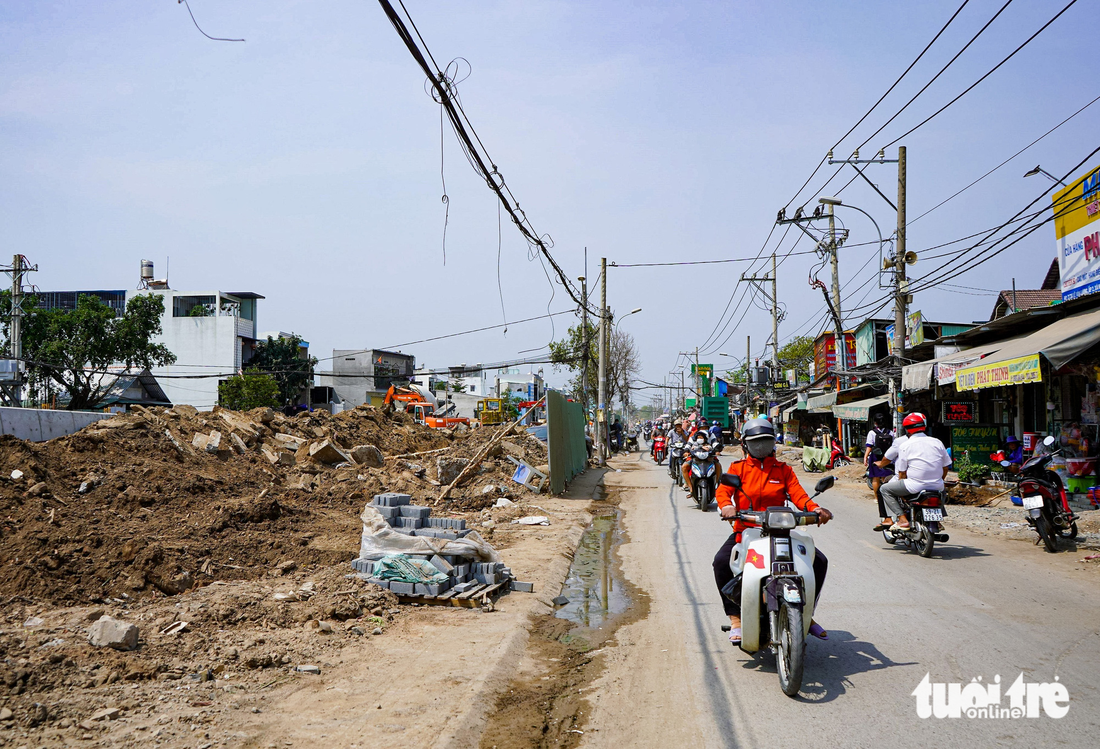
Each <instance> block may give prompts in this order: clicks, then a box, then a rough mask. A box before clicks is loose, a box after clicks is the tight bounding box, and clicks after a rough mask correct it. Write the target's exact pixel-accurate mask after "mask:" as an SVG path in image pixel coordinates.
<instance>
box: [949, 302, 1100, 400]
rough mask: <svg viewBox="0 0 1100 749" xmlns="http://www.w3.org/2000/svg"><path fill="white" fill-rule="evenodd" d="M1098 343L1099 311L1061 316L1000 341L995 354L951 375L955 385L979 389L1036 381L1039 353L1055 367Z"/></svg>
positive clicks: (1057, 367)
mask: <svg viewBox="0 0 1100 749" xmlns="http://www.w3.org/2000/svg"><path fill="white" fill-rule="evenodd" d="M1097 343H1100V310H1093V311H1091V312H1084V313H1082V314H1079V315H1073V316H1072V317H1065V318H1062V319H1061V320H1058V321H1057V322H1053V323H1051V324H1050V325H1048V326H1046V327H1045V328H1041V329H1039V330H1037V331H1035V332H1034V333H1031V334H1029V335H1025V336H1020V337H1019V338H1013V339H1011V340H1009V341H1005V342H1003V343H1002V345H1001V348H999V349H998V350H997V353H996V354H994V355H991V356H988V357H986V358H985V359H982V360H981V362H979V363H975V364H973V365H972V366H969V367H965V368H960V369H959V370H958V372H956V374H955V387H956V388H958V389H959V390H960V391H963V390H981V389H983V388H989V387H998V386H1000V385H1019V384H1023V383H1027V382H1040V381H1041V380H1042V370H1041V369H1040V366H1039V356H1040V355H1042V356H1044V357H1046V359H1047V361H1049V362H1050V365H1051V366H1052V367H1054V368H1055V369H1059V368H1061V367H1063V366H1065V365H1066V364H1068V363H1069V362H1071V361H1072V360H1073V359H1075V358H1077V357H1078V356H1079V355H1080V354H1082V353H1084V352H1085V351H1086V350H1088V349H1090V348H1092V347H1093V346H1095V345H1096V344H1097Z"/></svg>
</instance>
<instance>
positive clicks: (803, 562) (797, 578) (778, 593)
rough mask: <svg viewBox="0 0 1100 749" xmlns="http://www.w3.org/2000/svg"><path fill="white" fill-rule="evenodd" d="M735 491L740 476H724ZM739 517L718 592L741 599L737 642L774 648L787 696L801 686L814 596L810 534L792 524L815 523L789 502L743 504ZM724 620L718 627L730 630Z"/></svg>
mask: <svg viewBox="0 0 1100 749" xmlns="http://www.w3.org/2000/svg"><path fill="white" fill-rule="evenodd" d="M725 480H726V481H727V482H728V483H730V485H732V486H733V487H734V489H735V490H736V491H740V490H741V477H740V476H735V475H733V476H731V475H727V477H726V479H725ZM835 481H836V477H835V476H826V477H824V478H823V479H821V480H820V481H818V482H817V485H816V486H815V487H814V490H815V492H816V493H815V494H814V495H813V496H814V497H817V496H819V495H820V494H821V493H822V492H824V491H827V490H828V489H830V488H832V486H833V483H834V482H835ZM737 519H738V520H740V521H741V522H743V523H746V524H748V525H749V526H750V527H749V528H746V529H745V530H744V531H742V532H741V542H740V543H738V544H737V545H736V546H734V547H733V554H732V555H731V557H730V569H731V570H732V571H733V574H734V579H733V581H732V582H731V583H730V584H729V585H728V586H727V587H728V588H729V589H728V590H726V589H723V590H722V595H725V596H728V597H734V596H738V597H739V598H740V601H741V643H740V648H741V649H742V650H743V651H745V652H746V653H757V652H760V651H762V650H770V651H771V652H772V653H774V654H775V663H776V671H777V672H778V674H779V687H780V689H782V690H783V693H784V694H785V695H787V696H788V697H794V696H795V695H797V694H798V691H799V689H801V688H802V673H803V669H804V666H805V654H806V637H807V636H809V634H810V623H811V622H812V621H813V616H814V607H815V606H816V603H817V601H816V600H815V598H816V595H817V579H816V577H815V575H814V568H813V562H814V554H815V552H816V548H815V546H814V540H813V537H812V536H810V534H808V533H804V532H802V531H798V530H795V529H796V528H797V527H798V526H804V525H817V523H818V515H817V513H814V512H798V511H796V510H793V509H791V508H789V507H786V506H782V507H769V508H768V509H766V510H755V511H750V510H741V511H740V512H738V513H737ZM729 629H730V626H729V625H728V624H727V625H724V626H723V627H722V631H724V632H728V631H729Z"/></svg>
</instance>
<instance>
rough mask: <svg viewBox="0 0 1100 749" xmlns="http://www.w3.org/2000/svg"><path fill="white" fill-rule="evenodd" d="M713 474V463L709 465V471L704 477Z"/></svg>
mask: <svg viewBox="0 0 1100 749" xmlns="http://www.w3.org/2000/svg"><path fill="white" fill-rule="evenodd" d="M713 473H714V465H713V464H711V463H707V470H706V471H705V472H704V474H703V475H704V476H710V475H711V474H713Z"/></svg>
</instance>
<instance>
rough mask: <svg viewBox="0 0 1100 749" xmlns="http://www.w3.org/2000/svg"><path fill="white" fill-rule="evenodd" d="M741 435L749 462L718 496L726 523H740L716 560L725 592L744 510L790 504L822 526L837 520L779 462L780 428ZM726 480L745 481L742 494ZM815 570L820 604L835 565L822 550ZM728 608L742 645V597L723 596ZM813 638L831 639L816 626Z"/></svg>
mask: <svg viewBox="0 0 1100 749" xmlns="http://www.w3.org/2000/svg"><path fill="white" fill-rule="evenodd" d="M741 434H742V444H743V446H744V448H745V458H744V459H743V460H739V461H737V462H735V463H731V464H730V467H729V470H728V471H726V473H725V474H723V480H722V481H721V482H720V483H719V486H718V492H717V494H716V498H717V500H718V507H719V508H720V509H721V511H722V518H723V519H724V520H734V523H733V533H732V534H730V537H729V538H727V539H726V542H725V543H724V544H722V547H721V548H720V549H718V553H717V554H715V555H714V582H715V584H716V585H717V586H718V590H719V591H721V590H722V589H723V588H725V587H726V585H727V584H729V583H730V582H731V581H732V580H733V570H731V569H730V557H731V556H732V555H733V547H734V546H735V545H736V544H738V543H740V542H741V532H742V531H743V530H744V529H745V528H746V527H747V526H746V525H745V524H744V523H743V522H741V521H740V520H736V517H737V513H738V511H739V510H763V509H766V508H768V507H777V506H781V505H784V504H785V503H786V502H788V501H790V502H791V503H792V504H793V505H794V506H795V507H797V508H798V509H799V510H802V511H803V512H816V513H817V515H818V517H819V519H820V520H819V522H820V523H821V524H822V525H824V524H825V523H827V522H829V521H830V520H832V518H833V514H832V513H831V512H829V511H828V510H826V509H825V508H824V507H821V506H820V505H818V504H817V503H816V502H814V501H813V500H812V499H810V497H809V495H808V494H806V490H805V489H803V488H802V486H801V484H799V483H798V478H797V477H796V476H795V475H794V471H793V470H792V469H791V467H790V466H789V465H787V464H786V463H781V462H779V461H778V460H776V459H775V427H774V426H772V423H771V422H770V421H769V420H768V419H765V418H756V419H750V420H749V421H747V422H745V426H744V428H743V429H742V431H741ZM726 476H738V477H740V479H741V489H739V490H736V491H735V490H734V488H733V486H732V485H731V484H729V483H727V482H726V480H725V477H726ZM813 566H814V576H815V578H816V579H817V588H816V590H817V592H816V594H815V595H816V596H817V598H816V599H815V600H818V599H819V598H820V596H821V586H822V585H823V584H824V583H825V574H826V572H828V568H829V560H828V559H826V558H825V555H824V554H822V553H821V550H820V549H817V550H816V553H815V554H814V561H813ZM722 606H723V607H724V609H725V612H726V614H727V616H729V618H730V628H731V629H730V637H729V639H730V642H732V643H734V644H737V643H740V642H741V601H740V600H739V599H738V598H736V597H734V598H728V597H726V596H725V595H722ZM810 634H812V635H813V636H814V637H818V638H820V639H822V640H826V639H828V634H827V633H826V632H825V630H824V629H822V628H821V626H820V625H819V624H817V623H816V622H812V623H811V624H810Z"/></svg>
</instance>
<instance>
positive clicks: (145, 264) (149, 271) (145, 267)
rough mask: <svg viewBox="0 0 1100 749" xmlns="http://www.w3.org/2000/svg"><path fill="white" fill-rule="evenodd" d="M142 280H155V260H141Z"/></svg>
mask: <svg viewBox="0 0 1100 749" xmlns="http://www.w3.org/2000/svg"><path fill="white" fill-rule="evenodd" d="M141 280H142V281H146V282H148V281H152V280H153V261H152V260H142V261H141Z"/></svg>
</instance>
